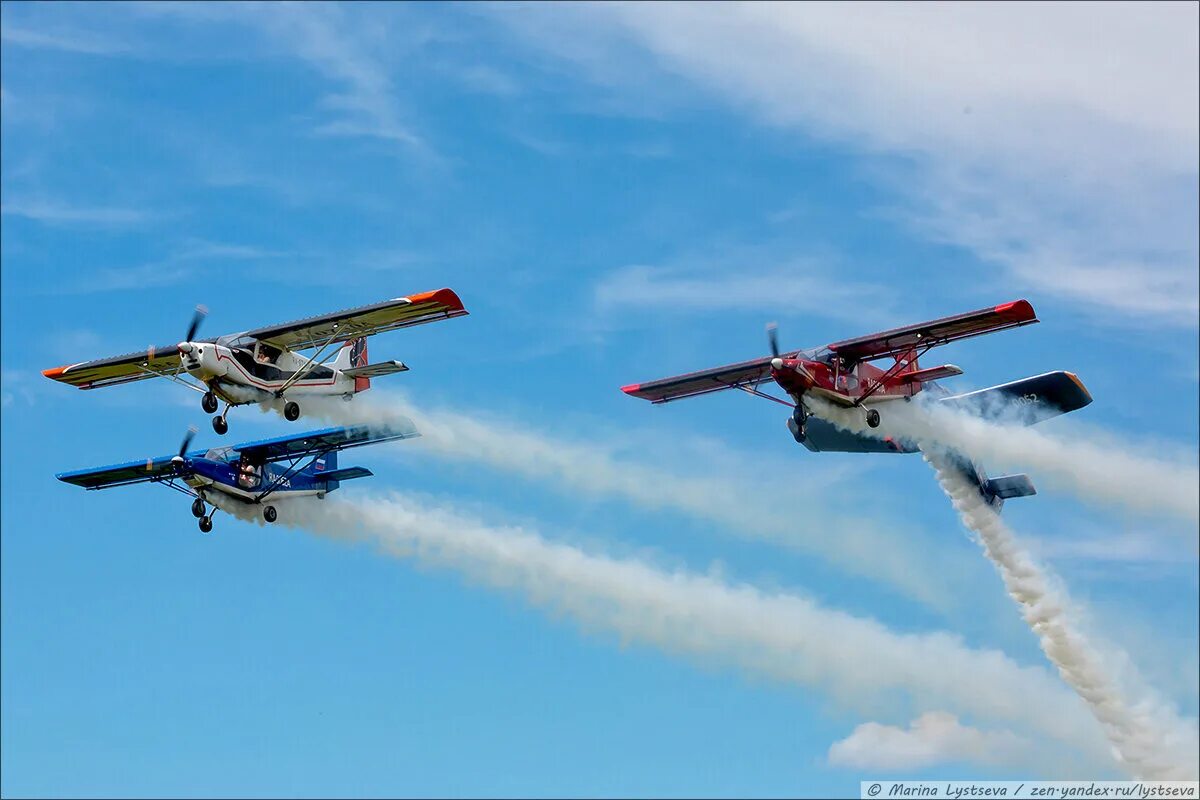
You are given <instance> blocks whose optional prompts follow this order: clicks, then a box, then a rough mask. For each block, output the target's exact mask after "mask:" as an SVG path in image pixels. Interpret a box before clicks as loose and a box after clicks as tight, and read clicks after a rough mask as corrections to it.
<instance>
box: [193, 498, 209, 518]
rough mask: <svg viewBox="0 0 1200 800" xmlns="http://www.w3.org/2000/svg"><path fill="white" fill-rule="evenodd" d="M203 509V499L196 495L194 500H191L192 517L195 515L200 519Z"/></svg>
mask: <svg viewBox="0 0 1200 800" xmlns="http://www.w3.org/2000/svg"><path fill="white" fill-rule="evenodd" d="M205 510H206V509H205V508H204V501H203V500H201V499H200V498H199V497H197V498H196V499H195V500H193V501H192V516H193V517H195V518H196V519H200V518H201V517H203V516H204V512H205Z"/></svg>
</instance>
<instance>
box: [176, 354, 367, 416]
mask: <svg viewBox="0 0 1200 800" xmlns="http://www.w3.org/2000/svg"><path fill="white" fill-rule="evenodd" d="M197 349H198V350H199V351H200V352H199V353H198V357H194V358H186V359H185V361H184V366H185V368H186V369H187V370H188V372H189V373H190V374H191V375H192V376H193V377H195V378H196V379H197V380H199V381H201V382H203V383H205V384H207V385H209V386H210V387H212V390H213V391H214V393H216V394H219V395H220V396H221V397H222V398H223V399H225V400H226V401H228V402H231V403H235V404H238V403H250V402H255V399H254V398H247V397H246V396H245V393H244V392H238V391H237V388H238V387H240V388H242V389H247V388H248V389H252V390H257V391H258V392H261V393H262V395H263V398H264V399H265V398H267V397H274V396H275V393H276V392H278V391H279V390H281V389H283V388H284V387H285V386H287V392H286V393H287V394H289V395H293V394H294V395H305V394H307V395H353V394H354V393H355V392H357V391H362V390H363V389H365V388H368V387H369V386H370V384H369V383H368V384H367V387H361V388H360V387H359V386H358V380H356V379H355V378H351V377H349V376H347V375H345V374H343V373H342V372H341V371H339V370H337V369H336V368H333V367H328V368H329V369H331V370H332V374H331V375H327V376H318V377H311V376H306V377H304V378H301V379H300V380H298V381H295V382H293V383H291V384H290V385H288V380H289V378H290V377H291V376H292V375H295V374H296V372H299V371H300V370H303V369H307V368H308V367H310V366H311V365H310V364H308V359H307V358H305V357H304V356H301V355H299V354H297V353H294V352H291V351H286V350H285V351H283V352H282V353H280V354H279V357H278V359H277V360H276V361H275V362H274V363H273V364H272V366H273V367H275V368H277V369H279V370H280V371H281V372H283V373H284V374H285V377H283V378H280V379H279V380H275V381H273V380H266V379H263V378H260V377H259V376H257V375H254V374H252V373H251V372H249V371H248V370H247V369H246V367H245V366H244V365H243V364H242V363H241V362H240V361H238V359H237V358H236V357H235V356H234V354H233V351H232V350H231V349H230V348H228V347H225V346H223V345H219V344H206V345H203V346H201V347H198V348H197Z"/></svg>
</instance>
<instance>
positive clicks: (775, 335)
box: [767, 322, 779, 358]
mask: <svg viewBox="0 0 1200 800" xmlns="http://www.w3.org/2000/svg"><path fill="white" fill-rule="evenodd" d="M767 341H768V342H770V344H771V355H773V356H775V357H776V358H779V325H778V324H776V323H774V322H768V323H767Z"/></svg>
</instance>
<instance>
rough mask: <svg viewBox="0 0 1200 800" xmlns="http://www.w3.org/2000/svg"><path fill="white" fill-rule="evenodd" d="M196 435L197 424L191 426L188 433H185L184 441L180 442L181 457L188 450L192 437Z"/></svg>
mask: <svg viewBox="0 0 1200 800" xmlns="http://www.w3.org/2000/svg"><path fill="white" fill-rule="evenodd" d="M195 435H196V426H195V425H192V426H189V427H188V431H187V433H185V434H184V435H183V441H182V442H180V443H179V457H180V458H183V455H184V453H186V452H187V449H188V445H190V444H191V443H192V438H193V437H194V436H195Z"/></svg>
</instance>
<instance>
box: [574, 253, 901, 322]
mask: <svg viewBox="0 0 1200 800" xmlns="http://www.w3.org/2000/svg"><path fill="white" fill-rule="evenodd" d="M593 296H594V300H595V303H596V306H597V308H599V309H600V310H603V311H609V310H611V309H613V308H624V309H638V308H653V309H655V310H656V311H658V312H661V313H682V312H694V311H714V310H716V311H756V312H762V313H764V314H770V313H793V312H795V311H796V310H797V309H804V310H805V311H806V312H807V313H811V314H813V315H816V316H821V317H826V318H830V319H842V320H847V321H851V322H854V323H855V324H857V325H862V324H864V321H865V322H866V324H874V325H881V324H884V323H886V322H889V321H890V319H891V311H890V309H891V308H892V306H893V303H894V300H893V297H892V295H891V293H890V292H889V291H888V290H887V289H886V288H885V287H883V286H877V285H872V284H865V283H859V282H855V281H848V280H846V279H845V277H844V276H836V275H830V274H828V271H827V270H824V269H822V268H821V267H819V266H818V265H815V264H813V263H811V262H807V261H794V262H792V263H790V264H784V265H776V266H770V267H766V268H763V267H761V266H758V265H756V264H755V263H754V262H753V261H747V262H745V263H738V264H733V263H731V264H728V265H726V267H725V268H723V269H710V268H704V267H702V268H686V267H658V266H629V267H623V268H621V269H618V270H615V271H613V272H610V273H609V274H608V275H606V276H604V277H603V278H602V279H601V280H600V281H599V282H598V283H597V284H596V286H595V289H594V292H593ZM864 317H865V318H866V320H864Z"/></svg>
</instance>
